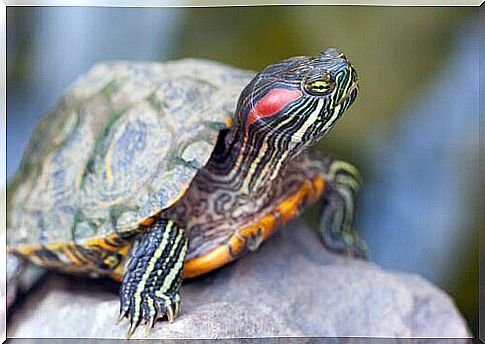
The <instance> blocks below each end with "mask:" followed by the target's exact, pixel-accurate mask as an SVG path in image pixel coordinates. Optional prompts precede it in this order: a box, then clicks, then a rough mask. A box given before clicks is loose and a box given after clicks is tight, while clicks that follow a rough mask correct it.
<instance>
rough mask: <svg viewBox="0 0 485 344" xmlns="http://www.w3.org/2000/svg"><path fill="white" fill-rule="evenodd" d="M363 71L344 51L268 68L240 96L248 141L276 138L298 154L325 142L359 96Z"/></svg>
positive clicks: (239, 119)
mask: <svg viewBox="0 0 485 344" xmlns="http://www.w3.org/2000/svg"><path fill="white" fill-rule="evenodd" d="M357 83H358V81H357V73H356V71H355V69H354V67H353V66H352V64H351V63H350V62H349V61H348V60H347V58H346V57H345V56H344V54H343V53H342V52H341V51H339V50H338V49H334V48H329V49H325V50H324V51H323V52H321V53H320V54H318V55H316V56H297V57H292V58H289V59H286V60H283V61H281V62H279V63H276V64H273V65H270V66H268V67H266V68H265V69H264V70H263V71H261V72H260V73H258V74H257V75H256V76H255V77H254V79H253V80H252V81H251V82H250V83H249V84H248V85H247V86H246V88H245V89H244V90H243V92H242V93H241V97H240V98H239V102H238V107H237V110H236V119H237V122H238V124H239V125H240V126H241V127H244V128H245V136H244V137H245V141H250V142H247V143H249V144H251V143H253V144H257V142H256V141H261V138H262V137H269V138H273V139H274V140H275V142H277V145H278V147H282V145H284V146H285V147H282V148H286V149H287V150H289V151H290V152H291V153H292V154H291V155H296V154H298V153H299V152H301V151H302V150H303V149H305V148H307V147H308V146H310V145H312V144H314V143H316V142H317V141H318V140H320V139H321V138H322V137H323V136H324V135H325V134H326V133H327V132H328V131H329V130H330V129H332V128H333V126H334V125H335V123H336V121H337V120H338V119H339V118H340V117H341V116H342V114H343V113H344V112H345V111H346V110H347V108H348V107H349V106H350V105H351V104H352V103H353V102H354V100H355V98H356V97H357V92H358V86H357Z"/></svg>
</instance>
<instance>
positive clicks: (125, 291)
mask: <svg viewBox="0 0 485 344" xmlns="http://www.w3.org/2000/svg"><path fill="white" fill-rule="evenodd" d="M186 251H187V238H186V236H185V233H184V231H183V230H182V228H180V227H178V226H177V225H176V224H175V222H173V221H170V220H164V219H158V220H156V221H155V222H154V224H153V225H152V228H151V231H149V232H148V233H147V234H145V235H143V236H140V238H139V239H138V241H137V242H136V243H135V246H134V250H133V252H132V253H131V258H130V261H129V262H128V264H127V266H126V269H125V274H124V276H123V282H122V284H121V289H120V301H121V303H120V320H121V319H123V318H124V317H126V318H128V320H129V322H130V328H129V330H128V334H127V336H128V338H129V337H131V336H132V335H133V333H134V332H135V330H136V328H137V327H138V325H139V324H140V323H143V324H146V325H147V331H149V330H150V329H151V328H152V327H153V325H154V324H155V322H156V321H157V320H158V319H160V318H163V317H164V316H167V319H168V321H169V322H173V320H174V319H175V317H176V316H177V314H178V311H179V304H180V295H179V289H180V285H181V283H182V268H183V263H184V260H185V255H186Z"/></svg>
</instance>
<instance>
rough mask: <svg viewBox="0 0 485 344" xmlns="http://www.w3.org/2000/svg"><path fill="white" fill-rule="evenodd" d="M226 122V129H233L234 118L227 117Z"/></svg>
mask: <svg viewBox="0 0 485 344" xmlns="http://www.w3.org/2000/svg"><path fill="white" fill-rule="evenodd" d="M224 122H225V123H226V127H228V128H230V127H232V123H233V121H232V118H230V117H227V118H226V120H225V121H224Z"/></svg>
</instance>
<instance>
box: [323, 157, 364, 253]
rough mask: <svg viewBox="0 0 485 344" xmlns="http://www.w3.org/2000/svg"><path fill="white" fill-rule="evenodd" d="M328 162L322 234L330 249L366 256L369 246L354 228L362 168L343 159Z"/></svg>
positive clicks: (325, 175)
mask: <svg viewBox="0 0 485 344" xmlns="http://www.w3.org/2000/svg"><path fill="white" fill-rule="evenodd" d="M326 165H327V166H326V171H325V173H324V177H325V179H326V186H325V191H324V193H323V211H322V217H321V220H320V235H321V237H322V239H323V242H324V244H325V246H326V247H328V248H329V249H331V250H333V251H337V252H343V253H346V254H349V255H352V256H354V257H359V258H364V259H366V258H367V256H368V254H367V245H366V244H365V242H364V241H363V240H362V239H361V238H359V236H358V235H357V232H356V231H355V230H354V228H353V220H354V198H355V197H356V195H357V192H358V190H359V189H360V186H361V184H362V182H361V178H360V174H359V171H358V170H357V169H356V168H355V167H354V166H352V165H351V164H349V163H346V162H344V161H341V160H331V161H329V163H328V164H326Z"/></svg>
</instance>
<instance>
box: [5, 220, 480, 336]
mask: <svg viewBox="0 0 485 344" xmlns="http://www.w3.org/2000/svg"><path fill="white" fill-rule="evenodd" d="M117 287H118V286H117V284H116V283H114V282H110V281H106V280H94V279H87V278H81V277H68V276H64V275H58V274H49V275H48V277H47V278H46V279H45V280H44V281H43V282H42V283H41V284H40V286H39V287H38V288H36V289H35V290H34V291H33V292H32V293H31V294H30V295H29V296H28V297H27V298H26V299H25V300H24V301H23V302H22V303H21V304H20V305H18V306H17V307H16V308H17V309H16V310H15V312H14V313H13V314H12V316H11V318H10V319H9V326H8V336H13V337H50V338H54V337H97V338H125V335H126V332H127V329H128V324H127V321H126V320H124V321H122V322H121V323H120V324H118V325H117V324H116V318H117V315H118V310H119V301H118V296H117V292H116V291H117ZM181 296H182V304H181V314H180V316H179V317H178V318H177V319H176V321H175V322H174V323H172V324H170V323H168V322H166V321H158V322H157V323H156V324H155V327H154V328H153V330H152V331H151V333H150V334H149V335H147V334H146V333H145V330H144V327H143V326H140V327H139V328H138V330H137V332H136V333H135V335H134V336H133V337H134V338H147V337H149V338H212V339H214V338H234V337H246V338H247V337H268V336H285V337H294V336H304V337H308V336H312V337H315V336H320V337H342V336H345V337H348V336H379V337H461V338H465V337H470V336H471V334H470V332H469V330H468V328H467V325H466V323H465V321H464V319H463V318H462V316H461V315H460V313H459V311H458V310H457V308H456V307H455V305H454V303H453V301H452V300H451V298H450V297H449V296H448V295H447V294H445V293H444V292H443V291H441V290H440V289H438V288H437V287H435V286H433V285H432V284H430V283H429V282H427V281H426V280H424V279H423V278H421V277H419V276H417V275H412V274H407V273H399V272H390V271H384V270H382V269H381V268H379V267H377V266H376V265H374V264H372V263H371V262H366V261H362V260H356V259H351V258H349V257H345V256H340V255H336V254H333V253H330V252H328V251H327V250H325V249H324V247H323V246H322V244H321V242H320V240H319V239H318V236H317V235H316V233H315V232H313V231H312V230H311V229H310V228H309V227H308V226H307V225H305V223H304V222H303V221H301V220H296V221H292V222H290V223H289V224H288V225H286V226H285V227H284V228H282V229H281V230H279V231H278V232H277V233H276V234H275V235H274V236H273V237H272V238H271V239H270V240H268V241H267V242H265V243H264V244H262V246H261V247H260V249H259V250H258V251H256V252H254V253H251V254H248V255H247V256H245V257H243V258H242V259H240V260H238V261H236V262H234V263H232V264H229V265H227V266H225V267H223V268H221V269H219V270H217V271H214V272H212V273H209V274H207V275H205V276H202V277H200V278H197V279H192V280H188V281H184V284H183V285H182V288H181Z"/></svg>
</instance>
